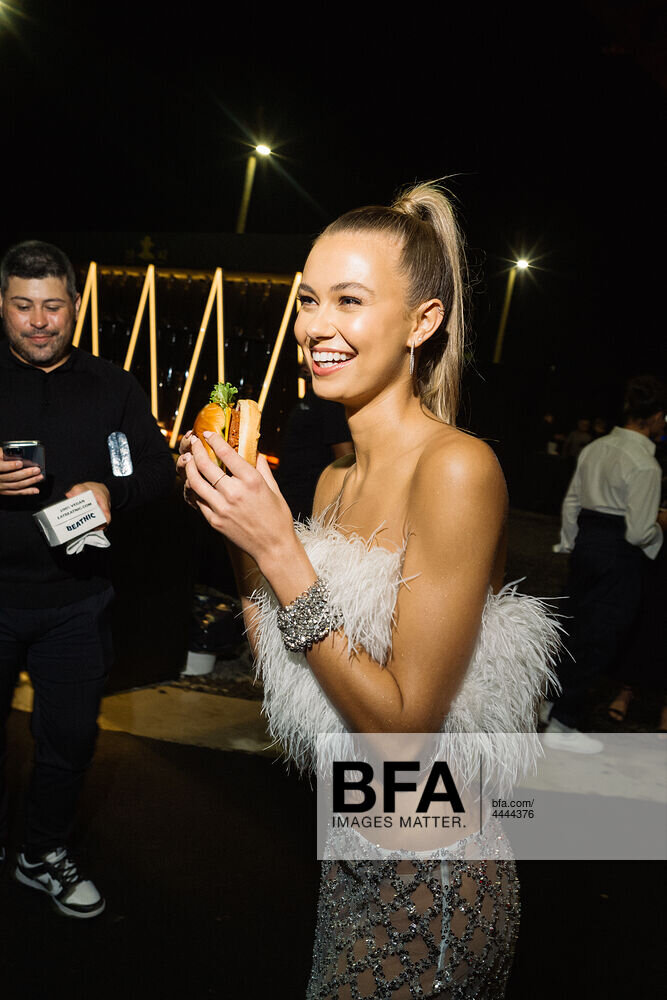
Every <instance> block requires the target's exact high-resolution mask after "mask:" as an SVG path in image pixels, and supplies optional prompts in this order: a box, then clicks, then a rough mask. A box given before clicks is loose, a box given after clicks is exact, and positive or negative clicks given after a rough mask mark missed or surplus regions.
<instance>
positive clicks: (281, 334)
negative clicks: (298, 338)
mask: <svg viewBox="0 0 667 1000" xmlns="http://www.w3.org/2000/svg"><path fill="white" fill-rule="evenodd" d="M300 283H301V271H297V272H296V274H295V275H294V281H293V282H292V287H291V289H290V293H289V298H288V300H287V305H286V306H285V312H284V313H283V318H282V322H281V324H280V329H279V331H278V336H277V337H276V342H275V344H274V345H273V353H272V354H271V360H270V361H269V367H268V368H267V369H266V375H265V376H264V384H263V385H262V392H261V394H260V397H259V399H258V401H257V402H258V405H259V408H260V410H263V409H264V403H265V402H266V397H267V396H268V394H269V388H270V386H271V380H272V379H273V373H274V371H275V370H276V365H277V363H278V356H279V354H280V349H281V347H282V346H283V341H284V339H285V333H286V332H287V324H288V323H289V320H290V316H291V315H292V309H293V308H294V301H295V299H296V293H297V291H298V290H299V285H300Z"/></svg>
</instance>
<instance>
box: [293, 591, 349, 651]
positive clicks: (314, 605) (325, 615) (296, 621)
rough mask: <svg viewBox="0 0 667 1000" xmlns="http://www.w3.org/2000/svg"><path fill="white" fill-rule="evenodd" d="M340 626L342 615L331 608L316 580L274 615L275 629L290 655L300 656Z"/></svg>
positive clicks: (327, 594)
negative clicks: (277, 629) (275, 616)
mask: <svg viewBox="0 0 667 1000" xmlns="http://www.w3.org/2000/svg"><path fill="white" fill-rule="evenodd" d="M342 624H343V613H342V611H340V610H339V609H338V608H333V607H332V606H331V595H330V594H329V588H328V587H327V585H326V583H325V582H324V581H323V580H320V579H319V577H318V579H317V580H316V581H315V583H314V584H313V585H312V586H311V587H309V588H308V590H306V591H305V592H304V593H303V594H301V596H300V597H297V598H296V600H294V601H292V603H291V604H288V605H287V607H285V608H281V609H280V611H279V612H278V628H279V629H280V631H281V632H282V634H283V642H284V643H285V646H286V648H287V649H289V650H290V652H292V653H304V652H305V651H306V650H307V649H310V648H311V647H312V646H314V644H315V643H316V642H321V641H322V639H324V637H325V636H327V635H329V633H330V632H335V631H336V630H337V629H339V628H340V627H341V625H342Z"/></svg>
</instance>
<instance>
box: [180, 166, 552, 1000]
mask: <svg viewBox="0 0 667 1000" xmlns="http://www.w3.org/2000/svg"><path fill="white" fill-rule="evenodd" d="M299 299H300V310H299V313H298V317H297V320H296V326H295V333H296V337H297V340H298V342H299V344H300V345H301V347H302V349H303V353H304V357H305V359H306V361H307V364H308V366H309V367H310V369H311V372H312V376H313V387H314V391H315V392H316V393H317V395H318V396H321V397H322V398H324V399H329V400H335V401H337V402H340V403H343V404H344V406H345V411H346V416H347V419H348V423H349V427H350V431H351V434H352V438H353V442H354V449H355V451H354V455H352V456H348V457H346V458H343V459H340V460H338V461H336V462H334V463H333V464H332V465H331V466H329V467H328V468H327V469H326V470H325V472H324V473H323V474H322V477H321V479H320V482H319V485H318V488H317V493H316V496H315V502H314V510H313V519H312V521H311V522H310V523H309V524H307V525H306V526H303V525H298V524H293V522H292V518H291V516H290V511H289V509H288V507H287V504H286V503H285V501H284V500H283V498H282V496H281V494H280V492H279V490H278V488H277V486H276V484H275V482H274V480H273V477H272V475H271V472H270V470H269V466H268V464H267V463H266V461H265V460H264V459H263V458H261V457H260V459H259V460H258V464H257V469H256V470H255V469H253V468H251V467H250V466H248V465H247V464H246V463H245V462H244V461H243V460H242V459H240V458H239V456H238V455H237V454H236V453H235V452H233V451H232V450H231V449H230V447H229V446H228V445H227V444H226V443H225V442H224V440H223V439H222V438H220V437H218V436H216V435H213V436H211V437H209V438H207V440H208V443H209V444H210V445H211V447H212V448H213V449H214V451H215V452H216V454H217V455H218V456H219V458H220V459H222V460H223V461H224V463H225V464H226V466H227V467H228V469H229V471H230V472H231V476H226V477H222V478H221V476H220V469H219V468H218V467H217V465H215V464H214V463H213V462H211V461H210V460H209V459H208V458H207V456H206V454H205V451H204V449H203V447H202V446H201V444H200V443H199V442H198V441H197V440H196V439H194V438H193V437H192V436H191V435H189V436H187V437H186V438H185V439H184V444H183V446H182V450H183V452H184V453H183V454H182V455H181V457H180V459H179V463H180V465H181V467H182V468H184V469H185V474H186V476H187V488H188V490H190V491H193V493H194V495H195V496H196V499H197V503H198V505H199V507H200V509H201V511H202V513H203V515H204V517H206V519H207V520H208V522H209V523H210V524H211V525H212V527H213V528H214V529H215V530H216V531H219V532H221V533H222V534H223V535H224V536H225V537H226V539H227V540H228V543H229V549H230V553H231V556H232V561H233V563H234V566H235V571H236V576H237V582H238V587H239V593H240V594H241V595H242V597H243V607H244V616H245V621H246V625H247V630H248V636H249V639H250V642H251V644H252V647H253V650H254V653H255V656H256V659H257V663H258V669H259V671H260V672H261V674H262V677H263V681H264V689H265V711H266V713H267V715H268V718H269V722H270V726H271V729H272V732H273V733H274V734H275V736H276V737H277V738H278V739H279V740H280V741H281V742H282V743H283V745H284V747H285V748H286V751H287V753H288V754H289V755H290V756H291V758H292V759H293V760H295V761H296V762H297V763H298V764H299V766H300V767H302V768H304V769H305V768H312V767H313V765H314V758H315V741H316V738H317V734H318V732H334V733H336V732H345V731H350V732H358V733H362V732H363V733H369V732H370V733H410V732H413V733H425V732H426V733H428V732H433V733H438V732H440V731H441V730H447V729H449V730H450V731H451V732H460V731H465V730H473V731H478V732H489V733H492V732H496V731H498V732H500V733H505V732H516V731H526V730H531V729H534V720H535V715H534V711H535V699H536V697H537V696H538V695H539V693H540V691H541V690H543V688H544V685H545V683H546V679H547V677H548V675H549V665H550V662H551V657H552V653H553V648H554V645H555V643H556V641H557V633H556V627H555V626H554V625H553V622H552V621H551V620H550V619H549V617H548V615H547V614H546V613H545V612H544V609H543V608H542V607H541V605H539V602H536V601H533V600H532V599H531V598H525V597H520V596H518V595H516V594H515V593H514V592H513V591H512V592H509V593H508V591H507V590H504V591H503V592H502V593H500V591H501V589H502V586H503V576H504V565H505V549H506V544H505V521H506V515H507V493H506V488H505V482H504V478H503V474H502V471H501V469H500V467H499V465H498V462H497V460H496V458H495V456H494V453H493V452H492V451H491V449H490V448H489V447H487V445H486V444H484V443H483V442H481V441H480V440H478V439H476V438H475V437H472V436H471V435H469V434H467V433H464V432H463V431H461V430H458V429H457V428H456V426H455V419H456V413H457V408H458V400H459V381H460V374H461V365H462V358H463V311H462V300H463V283H462V275H461V250H460V240H459V234H458V231H457V226H456V223H455V220H454V216H453V213H452V208H451V205H450V203H449V201H448V199H447V197H446V195H445V194H444V193H443V192H442V191H441V190H440V189H439V188H438V186H437V185H436V184H422V185H419V186H417V187H414V188H413V189H411V190H408V191H406V192H405V193H404V194H403V195H402V196H401V197H400V198H399V199H398V200H397V201H396V202H395V203H394V204H393V205H392V206H391V207H390V208H384V207H370V208H365V209H359V210H356V211H353V212H350V213H348V214H346V215H344V216H342V217H341V218H340V219H338V220H337V221H336V222H334V223H332V224H331V225H330V226H329V227H328V228H327V229H325V230H324V232H323V233H322V234H321V236H320V237H319V238H318V239H317V240H316V242H315V244H314V246H313V249H312V251H311V253H310V255H309V257H308V260H307V262H306V265H305V268H304V273H303V280H302V283H301V287H300V291H299ZM407 579H409V580H410V583H409V586H406V585H403V581H405V580H407ZM297 601H298V604H295V602H297ZM323 609H324V611H323ZM296 612H298V614H299V616H300V617H299V626H298V627H296V626H295V613H296ZM510 617H511V622H510ZM482 626H484V627H483V628H482ZM299 633H301V634H299ZM324 633H326V634H324ZM526 640H528V641H526ZM496 647H497V650H496ZM496 652H497V656H496ZM497 836H498V837H499V836H500V834H499V833H497ZM461 843H462V842H461ZM493 851H494V845H493V844H492V843H491V842H490V841H489V852H488V855H487V856H486V858H485V860H481V861H480V860H473V861H467V860H466V859H465V852H463V851H459V852H458V853H457V851H456V849H454V850H452V851H451V852H450V853H449V855H447V857H443V858H441V859H419V860H415V862H414V864H409V865H408V871H407V874H406V872H405V870H403V869H401V870H400V871H399V868H398V867H397V866H398V865H400V864H405V863H404V862H397V861H396V860H391V859H390V858H389V855H388V854H387V858H386V859H382V860H368V861H366V860H362V861H353V862H342V861H340V862H338V861H327V862H324V863H323V871H322V882H321V890H320V902H319V910H318V926H317V934H316V942H315V953H314V959H313V969H312V973H311V979H310V984H309V988H308V997H309V998H311V1000H315V998H321V1000H323V998H333V997H339V998H356V997H360V996H363V997H376V998H391V1000H402V998H408V997H410V998H412V997H431V996H434V997H435V996H438V997H452V998H454V997H476V998H479V997H486V998H492V997H493V998H495V997H498V998H500V997H502V996H504V991H505V983H506V980H507V976H508V973H509V969H510V967H511V960H512V953H513V947H514V941H515V938H516V933H517V929H518V921H519V895H518V883H517V879H516V873H515V867H514V862H513V861H511V860H506V859H505V860H498V859H496V860H493V858H494V856H496V855H494V853H493ZM483 856H484V855H483ZM477 857H478V858H479V857H480V855H479V853H478V854H477ZM496 857H497V856H496Z"/></svg>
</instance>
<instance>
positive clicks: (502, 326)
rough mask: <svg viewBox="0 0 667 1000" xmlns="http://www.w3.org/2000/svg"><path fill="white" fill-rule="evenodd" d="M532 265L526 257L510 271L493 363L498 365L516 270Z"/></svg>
mask: <svg viewBox="0 0 667 1000" xmlns="http://www.w3.org/2000/svg"><path fill="white" fill-rule="evenodd" d="M528 267H530V261H527V260H526V259H525V258H524V257H522V258H521V260H518V261H517V262H516V264H514V266H513V267H512V268H511V269H510V273H509V274H508V275H507V288H506V289H505V301H504V302H503V311H502V313H501V314H500V323H499V325H498V334H497V336H496V350H495V352H494V355H493V363H494V365H497V364H498V363H499V361H500V355H501V354H502V350H503V338H504V336H505V327H506V325H507V315H508V313H509V311H510V302H511V301H512V292H513V291H514V282H515V281H516V272H517V271H525V270H526V268H528Z"/></svg>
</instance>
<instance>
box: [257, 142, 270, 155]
mask: <svg viewBox="0 0 667 1000" xmlns="http://www.w3.org/2000/svg"><path fill="white" fill-rule="evenodd" d="M255 152H256V153H259V155H260V156H270V155H271V150H270V149H269V147H268V146H264V145H263V144H262V143H260V144H259V146H255Z"/></svg>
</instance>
